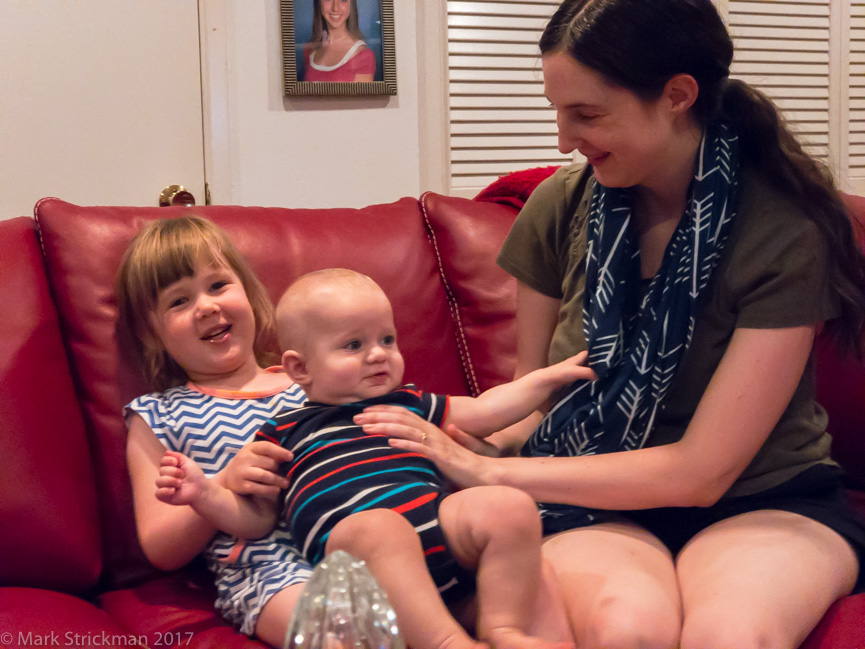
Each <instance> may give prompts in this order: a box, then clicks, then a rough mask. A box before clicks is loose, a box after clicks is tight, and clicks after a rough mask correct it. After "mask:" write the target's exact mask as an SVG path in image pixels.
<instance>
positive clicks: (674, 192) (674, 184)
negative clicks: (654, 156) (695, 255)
mask: <svg viewBox="0 0 865 649" xmlns="http://www.w3.org/2000/svg"><path fill="white" fill-rule="evenodd" d="M701 141H702V130H701V129H699V128H696V127H695V128H693V129H687V130H685V131H683V132H682V133H681V134H680V136H679V137H678V138H677V140H676V142H675V143H674V144H672V145H671V146H670V147H669V148H668V152H669V154H668V155H666V156H665V157H664V159H663V160H660V161H659V163H658V165H657V169H658V172H657V173H656V174H655V175H654V176H653V177H652V178H651V179H650V180H649V182H646V183H644V184H641V185H640V186H639V187H637V191H636V197H635V205H634V221H635V225H636V226H637V228H638V230H640V231H642V230H645V229H648V228H651V227H652V226H654V225H656V224H658V223H659V222H663V221H668V220H671V219H672V220H676V221H678V220H679V219H680V218H681V216H682V214H683V212H684V211H685V205H686V204H687V201H688V189H689V188H690V186H691V181H692V180H693V178H694V164H695V163H696V160H697V155H698V154H699V150H700V142H701Z"/></svg>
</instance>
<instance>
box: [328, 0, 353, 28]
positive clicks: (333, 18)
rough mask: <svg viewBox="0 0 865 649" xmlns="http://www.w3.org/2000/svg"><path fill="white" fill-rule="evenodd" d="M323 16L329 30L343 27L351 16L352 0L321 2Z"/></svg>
mask: <svg viewBox="0 0 865 649" xmlns="http://www.w3.org/2000/svg"><path fill="white" fill-rule="evenodd" d="M321 15H322V17H323V18H324V21H325V22H326V23H327V27H328V29H329V30H333V29H336V28H338V27H342V26H343V25H345V23H346V21H347V20H348V17H349V15H351V0H321Z"/></svg>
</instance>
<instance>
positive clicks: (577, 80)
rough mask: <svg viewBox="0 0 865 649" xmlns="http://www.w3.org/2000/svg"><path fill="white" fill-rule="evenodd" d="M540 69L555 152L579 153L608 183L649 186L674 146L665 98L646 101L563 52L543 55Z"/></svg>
mask: <svg viewBox="0 0 865 649" xmlns="http://www.w3.org/2000/svg"><path fill="white" fill-rule="evenodd" d="M543 71H544V91H545V92H546V95H547V99H549V100H550V103H551V104H552V105H553V107H554V108H555V109H556V124H557V125H558V129H559V151H561V152H562V153H571V152H573V151H575V150H576V151H579V152H580V153H581V154H582V155H584V156H585V157H586V159H587V160H588V162H589V164H591V165H592V167H593V170H594V174H595V177H596V178H597V179H598V182H600V183H601V184H602V185H604V186H606V187H632V186H634V185H644V186H651V184H652V180H653V176H655V175H656V174H657V173H658V172H659V171H661V172H663V168H664V166H665V163H664V161H665V157H666V158H667V159H669V156H670V155H671V151H672V150H673V149H674V148H675V147H672V146H671V145H672V143H673V117H672V115H671V114H670V113H669V112H668V111H666V110H665V106H666V103H665V99H664V97H661V98H660V99H658V100H657V101H644V100H642V99H640V98H639V97H638V96H637V95H635V94H634V93H633V92H631V91H630V90H626V89H625V88H622V87H619V86H615V85H613V84H611V83H610V82H609V81H607V80H606V79H605V78H604V77H603V76H602V75H601V74H599V73H597V72H595V71H594V70H592V69H591V68H588V67H586V66H584V65H582V64H580V63H578V62H577V61H576V60H575V59H574V58H573V57H571V56H569V55H568V54H566V53H563V52H557V53H554V54H549V55H547V56H545V57H544V60H543Z"/></svg>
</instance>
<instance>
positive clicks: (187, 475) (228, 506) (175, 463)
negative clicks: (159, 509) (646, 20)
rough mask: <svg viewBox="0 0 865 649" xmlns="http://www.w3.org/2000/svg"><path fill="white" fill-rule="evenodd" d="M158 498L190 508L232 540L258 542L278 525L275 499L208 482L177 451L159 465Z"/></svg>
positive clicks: (198, 468) (214, 481) (190, 462)
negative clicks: (236, 490) (241, 539)
mask: <svg viewBox="0 0 865 649" xmlns="http://www.w3.org/2000/svg"><path fill="white" fill-rule="evenodd" d="M156 497H157V498H158V499H159V500H161V501H162V502H165V503H169V504H172V505H189V506H190V507H192V508H193V509H194V510H195V511H196V512H198V514H199V515H200V516H201V517H202V518H204V519H205V520H208V521H209V522H210V523H211V524H212V525H214V526H215V527H217V528H218V529H220V530H222V531H223V532H227V533H228V534H231V535H233V536H239V537H243V538H259V537H261V536H264V535H265V534H267V533H268V532H270V531H271V530H272V529H273V527H274V525H275V524H276V507H275V505H274V503H273V500H272V499H269V498H265V497H259V496H242V495H239V494H237V493H235V492H233V491H231V490H230V489H227V488H226V487H224V486H222V484H220V482H219V481H217V480H211V479H208V478H207V477H206V476H205V475H204V473H203V472H202V471H201V468H200V467H199V466H198V465H197V464H196V463H195V462H194V461H193V460H191V459H190V458H188V457H186V456H185V455H183V454H182V453H177V452H176V451H165V455H164V456H163V458H162V460H161V462H160V466H159V477H158V478H157V479H156Z"/></svg>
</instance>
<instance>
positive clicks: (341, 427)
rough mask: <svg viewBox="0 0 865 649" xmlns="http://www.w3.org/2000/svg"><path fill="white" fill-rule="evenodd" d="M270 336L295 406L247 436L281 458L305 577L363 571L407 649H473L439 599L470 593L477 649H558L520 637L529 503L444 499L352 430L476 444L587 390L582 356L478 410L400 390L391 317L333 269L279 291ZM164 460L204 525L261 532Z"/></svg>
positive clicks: (243, 508) (525, 605)
mask: <svg viewBox="0 0 865 649" xmlns="http://www.w3.org/2000/svg"><path fill="white" fill-rule="evenodd" d="M277 327H278V331H279V336H280V345H281V346H282V348H283V349H284V350H285V351H284V353H283V357H282V360H283V368H284V369H285V371H286V373H287V374H288V375H289V376H290V377H291V378H292V379H293V380H294V381H295V382H297V383H298V384H299V385H300V386H301V388H303V390H304V392H305V393H306V395H307V398H308V403H307V405H306V406H304V407H303V408H300V409H297V410H295V411H293V412H285V413H282V414H280V415H279V416H278V417H276V419H275V420H274V421H272V422H269V423H268V424H266V425H265V426H264V427H263V428H262V430H261V431H260V432H259V434H260V435H262V436H263V437H265V438H266V439H270V440H271V441H274V442H275V443H278V444H280V445H282V446H283V447H285V448H287V449H288V450H290V451H291V452H292V453H293V454H294V461H293V463H292V465H291V469H290V471H289V472H288V475H287V478H288V485H289V486H288V489H287V491H286V492H284V495H283V497H282V498H281V508H282V514H283V515H284V516H285V517H286V518H287V520H288V522H289V526H290V529H291V532H292V535H293V537H294V538H295V539H296V540H297V543H298V547H299V548H300V549H301V551H302V552H303V554H304V555H305V556H306V557H307V558H308V559H309V560H310V561H311V562H312V563H317V562H319V561H321V559H322V558H323V557H324V556H325V555H326V554H328V553H330V552H333V551H335V550H345V551H346V552H348V553H349V554H352V555H353V556H355V557H357V558H359V559H362V560H364V561H365V562H366V563H367V565H368V566H369V568H370V570H371V572H372V574H373V575H374V576H375V578H376V579H377V580H378V582H379V583H380V584H381V586H382V587H383V588H384V590H385V592H387V593H388V595H389V598H390V600H391V602H392V604H393V606H394V609H395V610H396V613H397V619H398V621H399V624H400V628H401V629H402V631H403V633H404V635H405V638H406V641H407V642H408V644H409V645H411V646H412V647H415V648H416V649H427V648H429V649H439V648H442V649H443V648H445V647H446V648H448V649H456V648H462V647H466V648H469V647H475V648H476V647H479V646H483V645H479V644H478V643H476V642H475V641H473V640H472V639H471V638H470V637H469V636H468V634H467V633H466V632H465V631H464V630H463V629H462V627H460V626H459V624H458V623H457V622H456V621H455V620H454V618H453V617H452V616H451V615H450V613H449V611H448V609H447V607H446V606H445V604H444V601H443V600H442V598H445V600H447V601H449V602H455V601H456V600H457V599H459V598H460V597H461V596H463V595H466V594H467V593H468V592H470V590H471V589H472V588H473V587H474V582H475V579H476V580H477V588H478V599H479V611H480V613H479V619H478V626H477V628H478V636H479V637H480V638H481V639H482V640H484V641H486V642H489V643H491V644H492V645H494V646H495V647H496V648H497V649H503V648H507V649H510V648H513V649H517V648H538V649H540V648H546V647H560V646H563V647H568V646H571V645H570V644H569V643H567V642H553V641H548V640H542V639H540V638H537V637H532V636H531V635H529V633H528V630H529V628H530V623H531V622H532V619H531V617H532V613H533V611H535V610H536V608H535V607H536V605H537V600H538V598H539V597H540V596H541V591H542V590H544V586H543V583H542V582H543V580H542V559H541V528H540V522H539V517H538V512H537V507H536V505H535V503H534V502H533V501H532V499H531V498H530V497H529V496H528V495H527V494H525V493H524V492H522V491H519V490H516V489H512V488H509V487H477V488H471V489H466V490H463V491H458V492H455V493H451V492H450V491H449V489H448V486H447V482H446V480H445V479H444V478H443V477H442V476H441V474H440V473H439V472H438V471H437V470H436V468H435V466H434V465H433V464H432V463H431V462H429V461H428V460H427V459H425V458H423V457H422V456H420V455H419V454H417V453H409V452H403V451H399V450H396V449H394V448H392V447H391V446H390V445H389V443H388V438H387V437H384V436H381V435H367V434H364V433H363V432H362V430H361V429H360V427H359V426H356V425H355V424H354V423H353V421H352V418H353V417H354V415H356V414H358V413H360V412H361V411H363V409H364V408H366V407H369V406H371V405H377V404H389V405H400V406H402V407H405V408H407V409H409V410H411V411H413V412H415V413H417V414H419V415H420V416H422V417H423V418H425V419H427V420H428V421H430V422H432V423H434V424H435V425H436V426H440V427H444V426H447V425H449V424H455V425H457V426H459V427H460V428H462V429H463V430H465V431H466V432H469V433H471V434H474V435H477V436H485V435H488V434H490V433H492V432H495V431H498V430H501V429H502V428H504V427H506V426H509V425H511V424H514V423H516V422H517V421H520V420H522V419H524V418H525V417H527V416H528V415H529V414H531V413H532V412H533V411H535V410H536V409H537V408H539V407H541V406H542V405H543V404H544V403H545V402H546V401H547V400H548V399H549V397H550V395H551V394H552V392H553V391H555V390H556V389H558V388H560V387H562V386H564V385H569V384H571V383H573V382H574V381H576V380H581V379H593V378H595V375H594V373H593V372H592V371H591V370H590V369H588V368H587V367H585V366H584V365H583V364H582V363H583V361H584V355H579V356H575V357H573V358H570V359H568V360H566V361H563V362H562V363H558V364H556V365H553V366H551V367H547V368H544V369H541V370H537V371H535V372H532V373H531V374H528V375H526V376H524V377H521V378H520V379H518V380H516V381H514V382H512V383H508V384H505V385H501V386H497V387H495V388H492V389H491V390H488V391H487V392H484V393H483V394H481V395H480V396H479V397H477V398H470V397H447V396H440V395H434V394H429V393H426V392H423V391H421V390H419V389H417V388H416V387H414V386H413V385H402V379H403V370H404V361H403V358H402V355H401V354H400V352H399V348H398V346H397V338H396V330H395V327H394V321H393V311H392V309H391V305H390V302H389V301H388V299H387V297H386V296H385V294H384V292H383V291H382V290H381V289H380V288H379V286H378V285H377V284H376V283H375V282H374V281H373V280H371V279H370V278H368V277H366V276H364V275H361V274H359V273H356V272H353V271H348V270H343V269H330V270H324V271H318V272H315V273H310V274H308V275H305V276H303V277H301V278H300V279H299V280H297V281H296V282H295V283H294V284H292V285H291V286H290V287H289V289H288V290H287V291H286V293H285V294H284V295H283V297H282V299H281V300H280V302H279V305H278V307H277ZM174 455H176V456H177V457H178V467H177V469H176V471H177V473H176V474H175V475H176V477H177V478H178V486H179V485H180V484H181V480H183V481H185V482H187V483H188V482H194V483H197V484H200V485H201V488H200V491H201V494H202V495H201V497H200V498H199V507H197V508H198V509H199V511H200V512H201V513H202V514H203V515H205V516H208V517H210V518H211V519H212V520H213V522H214V524H216V525H218V526H220V527H221V528H222V529H225V528H226V527H228V528H229V529H227V530H226V531H231V532H233V533H236V534H241V535H245V536H248V537H255V536H260V535H263V534H266V533H267V532H268V531H269V530H270V529H271V528H272V527H273V525H274V524H275V522H276V516H277V512H276V508H275V507H274V506H273V503H272V501H271V502H263V501H262V500H261V499H256V498H251V497H245V496H238V495H236V494H233V493H231V492H226V490H224V489H223V488H221V487H219V486H218V485H215V484H214V485H210V484H206V485H205V484H204V483H202V482H201V481H200V480H198V479H197V477H196V475H195V474H196V470H195V467H194V466H190V465H191V462H189V461H188V460H185V458H182V457H180V456H179V454H174ZM211 487H212V488H211ZM215 492H218V493H215ZM205 503H206V504H205ZM204 510H207V511H204ZM208 512H209V513H208ZM545 592H546V591H545ZM544 596H545V597H547V598H548V599H549V598H552V595H551V594H550V593H549V592H546V594H545V595H544ZM553 608H556V609H557V610H561V606H560V605H559V606H558V607H556V606H554V605H553ZM559 622H560V623H558V624H553V625H551V626H553V627H556V629H555V631H552V630H551V629H549V628H548V629H545V630H544V631H543V635H545V636H548V637H553V638H555V639H556V640H559V641H564V640H565V639H566V638H567V625H566V623H565V622H564V618H563V615H562V619H561V620H560V621H559Z"/></svg>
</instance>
